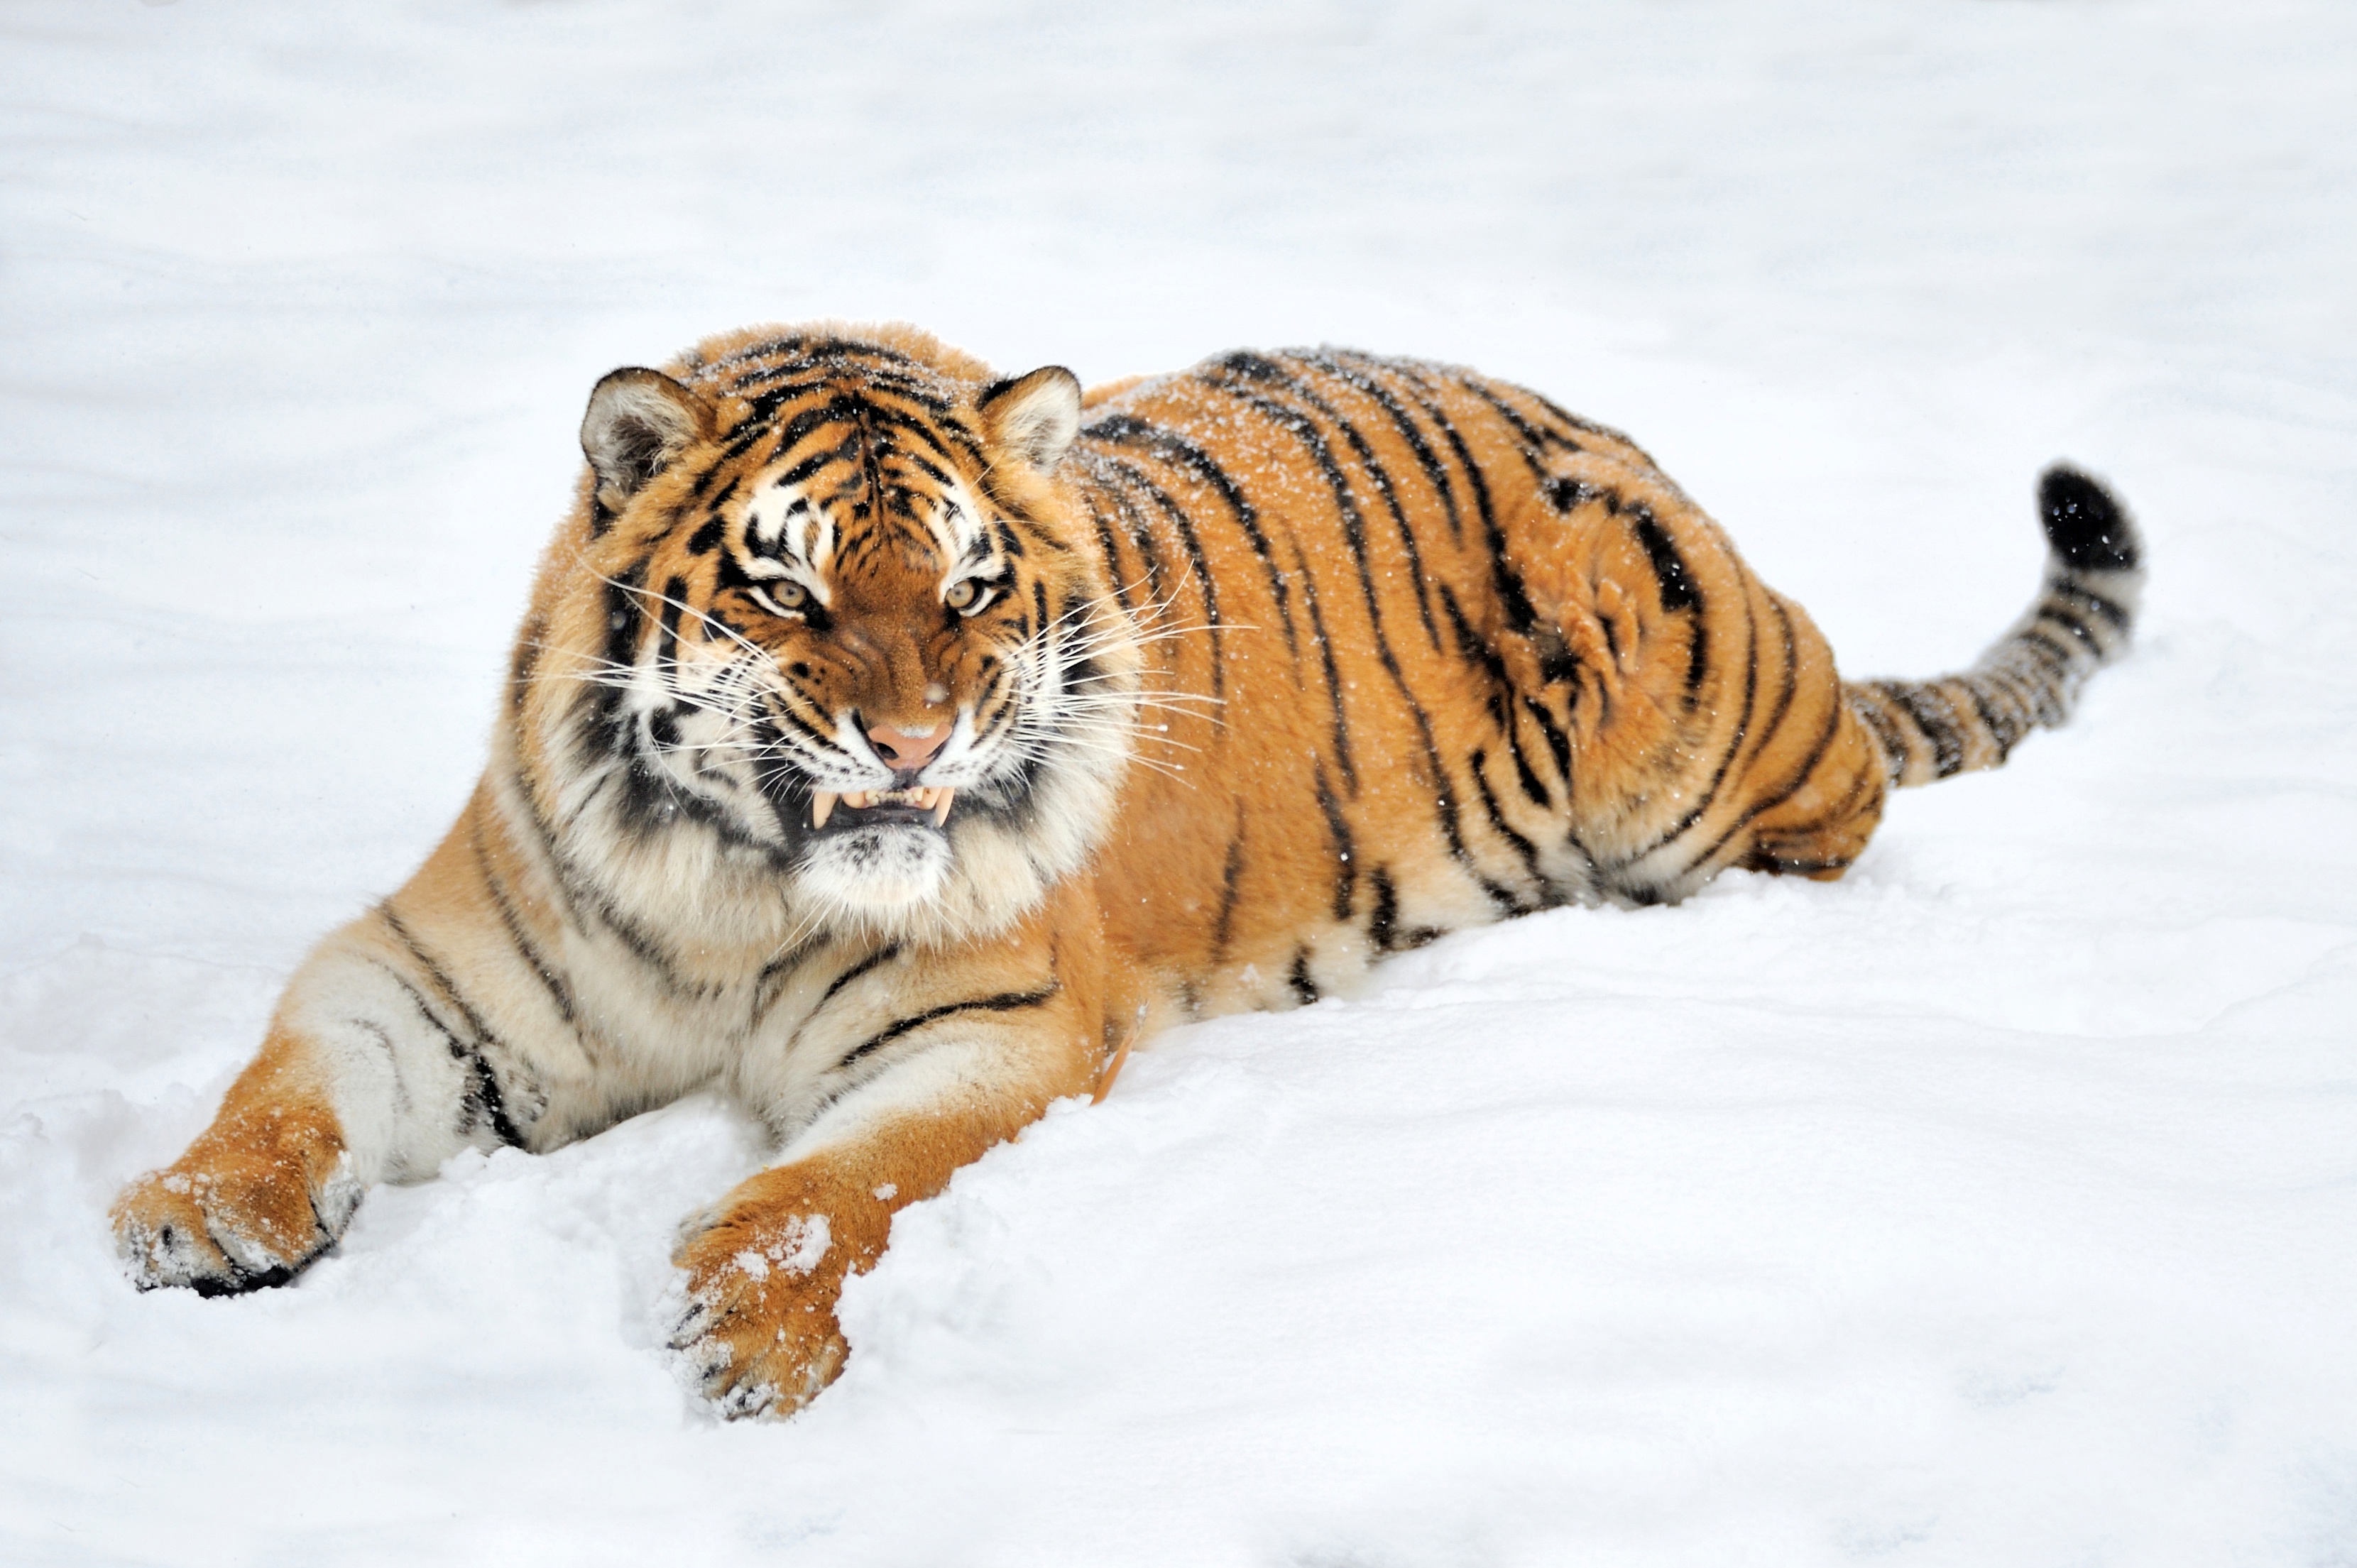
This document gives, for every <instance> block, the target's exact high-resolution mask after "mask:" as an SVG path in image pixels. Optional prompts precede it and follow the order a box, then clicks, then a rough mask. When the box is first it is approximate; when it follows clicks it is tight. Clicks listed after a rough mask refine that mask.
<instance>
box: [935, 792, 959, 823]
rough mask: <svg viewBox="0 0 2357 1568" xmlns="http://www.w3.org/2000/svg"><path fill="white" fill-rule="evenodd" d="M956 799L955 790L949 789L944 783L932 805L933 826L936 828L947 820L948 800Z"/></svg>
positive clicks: (948, 814)
mask: <svg viewBox="0 0 2357 1568" xmlns="http://www.w3.org/2000/svg"><path fill="white" fill-rule="evenodd" d="M956 799H957V791H956V790H954V789H951V788H950V787H949V786H947V785H946V784H945V785H943V786H942V791H941V793H940V795H939V796H937V797H936V798H935V801H934V805H933V826H935V827H937V828H938V827H941V826H942V825H944V824H946V823H947V822H949V820H950V802H951V801H952V800H956Z"/></svg>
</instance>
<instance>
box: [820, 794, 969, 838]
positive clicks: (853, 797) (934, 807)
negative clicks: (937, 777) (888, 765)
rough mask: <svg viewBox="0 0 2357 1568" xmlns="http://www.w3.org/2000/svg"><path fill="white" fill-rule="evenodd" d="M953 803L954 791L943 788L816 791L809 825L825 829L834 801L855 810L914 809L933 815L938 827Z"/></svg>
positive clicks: (948, 813)
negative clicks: (888, 807)
mask: <svg viewBox="0 0 2357 1568" xmlns="http://www.w3.org/2000/svg"><path fill="white" fill-rule="evenodd" d="M838 800H840V801H841V802H842V803H843V804H844V806H845V807H846V808H847V809H849V810H851V811H866V810H867V809H868V808H869V807H870V806H914V807H916V808H918V809H919V810H920V811H931V813H932V814H933V826H935V827H940V826H942V824H943V823H945V822H948V821H949V820H950V806H951V805H952V802H954V801H955V800H957V791H956V790H955V789H951V788H950V787H949V786H947V785H938V786H931V787H928V788H926V789H848V790H834V789H820V790H816V791H814V792H813V794H812V795H811V826H812V827H813V829H816V828H823V827H824V826H826V820H827V818H829V817H831V816H833V815H834V807H835V802H836V801H838Z"/></svg>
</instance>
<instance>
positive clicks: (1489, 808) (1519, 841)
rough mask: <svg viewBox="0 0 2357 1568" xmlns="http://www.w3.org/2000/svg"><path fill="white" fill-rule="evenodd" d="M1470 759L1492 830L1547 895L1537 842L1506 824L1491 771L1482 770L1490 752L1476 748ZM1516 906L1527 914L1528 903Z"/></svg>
mask: <svg viewBox="0 0 2357 1568" xmlns="http://www.w3.org/2000/svg"><path fill="white" fill-rule="evenodd" d="M1488 761H1489V756H1488V754H1487V753H1485V752H1483V751H1481V750H1480V749H1479V748H1478V747H1477V748H1476V749H1475V750H1474V753H1473V755H1472V757H1470V758H1469V763H1470V767H1469V771H1470V772H1471V773H1472V775H1473V788H1474V789H1476V790H1477V791H1479V792H1480V797H1481V810H1482V811H1485V812H1487V813H1488V815H1489V818H1490V826H1491V830H1492V831H1493V832H1496V833H1497V834H1498V836H1499V837H1500V838H1502V839H1504V840H1505V841H1506V843H1509V844H1510V845H1512V847H1513V851H1514V854H1517V855H1519V856H1520V857H1521V858H1522V862H1523V871H1524V872H1525V873H1527V874H1528V875H1529V876H1530V879H1531V884H1532V886H1534V887H1535V888H1537V889H1538V890H1539V891H1540V892H1541V893H1542V894H1544V892H1545V891H1546V888H1547V886H1548V884H1547V879H1546V876H1545V875H1544V873H1542V872H1541V871H1540V870H1539V850H1538V845H1536V844H1534V843H1531V841H1530V840H1528V839H1526V838H1524V837H1523V835H1522V834H1521V833H1519V832H1515V831H1514V830H1513V828H1512V826H1510V825H1509V824H1508V823H1507V822H1506V816H1505V813H1504V812H1503V811H1500V810H1499V809H1498V797H1497V794H1496V793H1495V791H1493V790H1491V788H1490V776H1489V774H1488V773H1486V772H1484V771H1483V767H1484V765H1485V764H1486V763H1487V762H1488ZM1513 909H1514V913H1516V914H1518V915H1521V914H1527V913H1528V912H1529V906H1528V905H1527V904H1526V903H1525V902H1524V901H1523V900H1522V899H1519V898H1518V899H1516V900H1515V901H1514V905H1513Z"/></svg>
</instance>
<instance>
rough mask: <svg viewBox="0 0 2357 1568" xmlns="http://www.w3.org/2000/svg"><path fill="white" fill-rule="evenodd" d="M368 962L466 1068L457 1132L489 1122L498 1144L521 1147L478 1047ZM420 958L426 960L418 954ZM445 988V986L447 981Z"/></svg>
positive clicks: (400, 980)
mask: <svg viewBox="0 0 2357 1568" xmlns="http://www.w3.org/2000/svg"><path fill="white" fill-rule="evenodd" d="M378 912H379V913H380V914H382V916H383V917H384V918H385V921H386V923H387V924H389V925H390V926H392V927H393V932H394V934H395V935H397V936H399V937H400V938H401V940H402V941H403V943H404V945H405V946H407V947H408V948H409V950H410V951H411V952H412V953H416V951H417V946H416V944H415V943H414V942H412V941H410V940H409V936H408V933H407V932H406V931H405V930H404V929H403V928H402V925H401V922H400V921H399V920H398V919H396V918H394V917H393V912H392V911H391V910H390V909H387V908H384V907H383V906H382V905H380V906H378ZM421 961H424V960H423V959H422V957H421ZM371 962H372V963H375V964H376V967H377V968H379V969H381V970H382V971H383V972H384V973H385V975H386V977H387V978H389V979H390V980H392V982H393V983H394V984H395V985H397V986H399V987H400V988H401V990H402V993H404V995H406V996H407V997H408V998H409V1001H410V1004H411V1005H412V1006H414V1007H415V1008H416V1009H417V1015H418V1016H419V1017H421V1018H423V1019H425V1022H426V1023H427V1024H428V1025H430V1026H432V1027H433V1029H434V1032H435V1033H436V1034H437V1035H440V1036H442V1040H443V1044H444V1045H445V1046H447V1047H448V1049H449V1052H450V1059H451V1060H452V1061H455V1062H457V1064H458V1065H459V1066H460V1067H461V1068H462V1069H465V1072H466V1075H467V1087H466V1088H465V1089H464V1090H462V1091H460V1093H459V1096H458V1112H459V1122H458V1133H459V1135H460V1136H461V1137H464V1136H466V1135H468V1133H472V1132H473V1131H474V1130H475V1129H476V1128H478V1127H480V1126H483V1125H485V1124H487V1123H488V1124H489V1125H490V1129H491V1133H492V1135H493V1136H494V1137H496V1138H498V1139H499V1141H500V1143H502V1144H506V1145H507V1146H508V1147H509V1148H511V1149H521V1148H522V1147H523V1134H522V1133H519V1132H517V1131H516V1125H515V1123H514V1122H512V1121H511V1120H510V1119H509V1117H508V1108H507V1097H506V1096H505V1095H504V1094H503V1093H501V1092H500V1080H499V1078H498V1076H497V1075H496V1074H494V1073H493V1072H492V1071H491V1067H490V1063H489V1062H488V1061H486V1060H484V1058H483V1053H482V1050H481V1048H480V1047H479V1046H477V1045H475V1044H472V1043H470V1042H468V1041H467V1040H463V1039H461V1038H459V1036H458V1034H457V1031H456V1030H455V1029H453V1028H451V1027H450V1026H448V1025H447V1024H445V1023H444V1022H443V1021H442V1019H441V1016H440V1015H438V1014H436V1012H435V1011H434V1009H433V1008H432V1007H430V1006H428V1005H426V1002H425V996H424V995H423V994H422V993H419V991H418V989H417V987H415V986H414V985H412V984H411V983H409V981H408V979H407V978H406V977H405V976H404V975H403V974H402V972H400V971H399V970H397V969H394V968H393V966H392V965H391V964H388V963H384V962H382V961H377V960H371ZM445 989H446V990H447V983H446V984H445ZM451 1000H452V1002H454V1003H456V1004H457V1007H458V1010H459V1012H460V1013H461V1015H465V1016H466V1017H467V1019H468V1024H469V1025H470V1026H471V1025H473V1023H474V1018H473V1015H471V1014H470V1013H468V1009H467V1005H466V1004H465V1003H464V1002H461V1001H459V1000H458V998H457V994H456V993H452V995H451Z"/></svg>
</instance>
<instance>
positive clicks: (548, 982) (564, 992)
mask: <svg viewBox="0 0 2357 1568" xmlns="http://www.w3.org/2000/svg"><path fill="white" fill-rule="evenodd" d="M467 842H468V847H469V848H470V849H472V850H473V851H474V854H475V865H476V867H477V869H479V870H480V871H481V872H482V874H483V886H486V887H488V888H490V893H491V904H492V906H493V908H497V909H498V910H499V915H500V925H502V926H504V927H506V928H507V933H508V940H510V941H511V942H513V943H514V944H515V949H516V950H517V951H518V952H520V953H522V954H523V958H524V961H525V962H526V963H527V964H529V965H531V966H532V972H533V973H534V974H536V975H538V976H539V977H540V983H541V984H542V985H543V986H544V987H545V988H546V989H547V992H548V1000H549V1002H550V1003H551V1004H553V1005H554V1007H555V1008H556V1015H557V1016H558V1017H559V1018H560V1019H562V1020H564V1023H565V1027H566V1028H568V1029H572V1030H574V1031H575V1033H576V1035H577V1034H578V1033H579V1032H580V1030H579V1025H578V1024H577V1023H576V1021H575V1019H574V1015H573V993H572V991H571V990H570V988H568V987H567V986H566V985H565V982H564V981H563V980H562V979H561V978H559V977H558V975H557V973H556V972H555V971H554V969H551V968H550V967H549V965H548V961H547V960H546V959H545V958H543V957H542V956H541V951H540V949H539V948H538V947H537V946H535V945H534V944H533V940H532V937H531V935H530V933H528V932H527V931H526V930H525V929H524V926H523V917H522V914H520V913H519V912H518V910H517V909H516V907H515V901H514V900H513V899H512V898H511V897H509V894H508V886H507V880H506V878H504V877H502V876H501V875H500V874H499V872H498V871H497V870H495V869H494V868H493V867H492V865H491V858H490V855H489V854H485V853H484V850H483V813H482V812H480V811H478V812H476V813H475V814H474V815H473V817H472V818H471V819H470V820H469V822H468V832H467ZM584 1050H585V1052H586V1051H587V1046H586V1043H585V1046H584ZM593 1059H594V1058H593Z"/></svg>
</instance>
